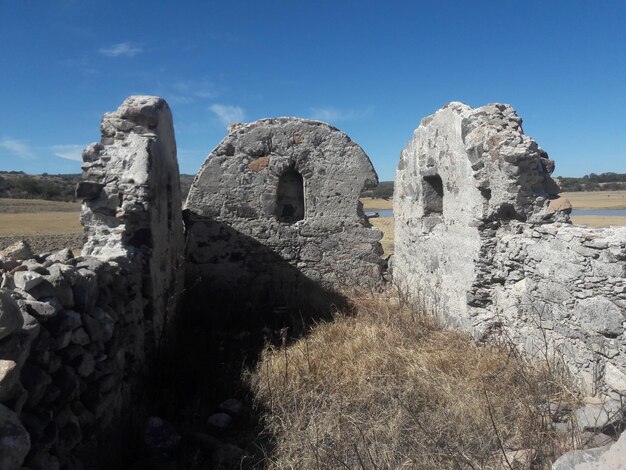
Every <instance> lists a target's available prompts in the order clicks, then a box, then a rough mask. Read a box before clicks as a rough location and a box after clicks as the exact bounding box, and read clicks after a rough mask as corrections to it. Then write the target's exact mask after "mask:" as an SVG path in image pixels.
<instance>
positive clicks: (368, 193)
mask: <svg viewBox="0 0 626 470" xmlns="http://www.w3.org/2000/svg"><path fill="white" fill-rule="evenodd" d="M361 197H372V198H376V199H390V198H392V197H393V181H381V182H380V183H378V186H376V187H375V188H374V189H367V190H365V191H363V192H362V193H361Z"/></svg>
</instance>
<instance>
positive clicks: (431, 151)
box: [394, 103, 626, 395]
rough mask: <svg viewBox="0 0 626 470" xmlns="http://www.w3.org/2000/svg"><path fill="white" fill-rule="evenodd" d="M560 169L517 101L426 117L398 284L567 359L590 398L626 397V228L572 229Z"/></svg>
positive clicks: (412, 153)
mask: <svg viewBox="0 0 626 470" xmlns="http://www.w3.org/2000/svg"><path fill="white" fill-rule="evenodd" d="M553 169H554V164H553V162H552V161H550V160H548V158H547V154H546V153H545V152H544V151H543V150H542V149H541V148H540V147H539V146H538V145H537V143H536V142H535V141H534V140H532V139H531V138H529V137H528V136H526V135H524V133H523V131H522V128H521V118H519V117H518V116H517V115H516V113H515V111H514V110H513V108H512V107H510V106H508V105H501V104H493V105H487V106H484V107H481V108H477V109H472V108H470V107H469V106H467V105H464V104H462V103H450V104H449V105H447V106H445V107H444V108H442V109H441V110H439V111H437V113H435V114H434V115H432V116H429V117H427V118H425V119H423V120H422V122H421V123H420V126H419V127H418V128H417V129H416V130H415V133H414V136H413V140H412V141H410V142H409V144H408V145H407V147H406V149H404V150H403V151H402V154H401V158H400V163H399V165H398V170H397V175H396V191H395V195H394V215H395V219H396V227H395V228H396V232H395V233H396V235H395V236H396V240H395V255H394V281H395V282H396V283H397V284H398V286H399V287H400V289H401V290H402V291H404V292H405V293H406V294H407V295H408V296H409V297H411V298H413V299H420V301H425V302H426V303H428V304H429V305H430V307H431V308H434V309H436V310H437V311H438V312H439V313H440V314H441V316H442V318H443V319H444V320H445V321H446V322H448V323H449V324H451V325H453V326H455V327H458V328H461V329H463V330H465V331H468V332H470V333H472V334H473V335H474V336H476V337H477V338H482V339H487V338H489V337H502V336H503V335H504V336H506V337H507V338H510V339H513V341H514V343H515V344H517V345H518V346H519V347H520V348H522V349H524V350H526V351H527V352H529V353H531V354H543V352H544V351H549V354H550V355H551V357H557V356H560V357H562V359H563V360H564V361H565V363H566V364H567V366H568V367H569V369H570V370H571V372H572V374H573V376H574V378H575V379H576V380H577V381H578V383H579V385H580V386H581V388H583V389H584V390H586V391H588V392H589V393H596V392H602V393H606V394H613V395H615V394H620V393H626V335H625V334H624V328H623V322H624V320H625V319H626V318H625V314H626V280H625V276H626V251H625V250H626V228H619V229H603V230H593V229H587V228H580V227H576V226H572V225H571V224H570V223H569V211H570V210H571V205H569V203H567V201H565V200H563V199H562V198H559V197H558V187H557V185H556V184H555V183H554V181H553V180H552V178H551V177H550V173H551V172H552V170H553Z"/></svg>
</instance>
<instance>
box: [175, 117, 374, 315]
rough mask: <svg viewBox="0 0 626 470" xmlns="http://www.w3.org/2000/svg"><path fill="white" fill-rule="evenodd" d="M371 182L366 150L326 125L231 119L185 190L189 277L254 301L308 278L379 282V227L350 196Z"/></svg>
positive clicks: (278, 296) (286, 291)
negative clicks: (370, 221) (221, 136)
mask: <svg viewBox="0 0 626 470" xmlns="http://www.w3.org/2000/svg"><path fill="white" fill-rule="evenodd" d="M376 184H378V177H377V175H376V173H375V172H374V168H373V167H372V164H371V163H370V160H369V158H368V157H367V155H366V154H365V152H363V150H362V149H361V147H359V146H358V145H357V144H356V143H355V142H353V141H352V140H351V139H350V138H349V137H348V136H347V135H346V134H344V133H343V132H341V131H339V130H338V129H336V128H334V127H332V126H329V125H328V124H325V123H323V122H319V121H309V120H303V119H297V118H276V119H262V120H260V121H256V122H253V123H249V124H237V125H234V126H231V128H230V129H229V134H228V136H227V137H226V138H225V139H224V140H222V142H221V143H220V144H219V145H218V146H217V147H216V148H215V150H213V152H211V154H210V155H209V156H208V158H207V160H206V162H205V163H204V165H203V166H202V168H201V169H200V172H199V173H198V174H197V175H196V178H195V180H194V182H193V184H192V186H191V190H190V192H189V196H188V198H187V202H186V211H185V214H186V220H185V222H186V229H187V232H186V233H187V278H188V280H189V283H198V282H199V283H201V284H200V285H202V286H204V288H203V289H202V291H203V292H214V293H216V295H217V296H221V295H224V293H231V295H234V296H235V297H236V298H237V299H242V298H244V299H249V300H250V299H251V300H252V301H253V304H254V305H255V307H258V306H259V303H260V302H269V303H280V302H281V301H282V300H284V298H285V297H289V296H290V295H291V296H297V295H301V294H302V290H303V288H304V289H305V290H306V287H304V286H311V287H312V285H313V284H320V285H324V286H340V285H342V284H345V285H365V286H372V285H374V284H376V283H379V282H380V281H381V272H382V260H381V258H380V255H381V253H382V249H381V246H380V243H379V240H380V238H381V236H382V234H381V233H380V232H379V231H378V230H376V229H374V228H372V227H371V226H370V225H369V224H368V223H367V219H366V218H365V216H364V214H363V211H362V206H361V203H360V202H359V196H360V193H361V191H362V190H363V188H367V187H372V186H375V185H376ZM268 297H269V298H270V299H268Z"/></svg>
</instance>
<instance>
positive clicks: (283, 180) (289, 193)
mask: <svg viewBox="0 0 626 470" xmlns="http://www.w3.org/2000/svg"><path fill="white" fill-rule="evenodd" d="M276 216H277V217H278V220H280V221H281V222H287V223H290V224H292V223H294V222H297V221H298V220H302V219H304V181H303V179H302V175H301V174H300V173H298V172H297V171H296V170H287V171H285V172H284V173H283V174H282V175H281V176H280V179H279V180H278V190H277V191H276Z"/></svg>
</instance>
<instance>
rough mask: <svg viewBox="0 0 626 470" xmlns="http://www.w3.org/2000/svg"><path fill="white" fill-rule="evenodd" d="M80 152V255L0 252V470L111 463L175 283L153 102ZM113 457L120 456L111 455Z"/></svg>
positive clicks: (163, 160) (166, 169)
mask: <svg viewBox="0 0 626 470" xmlns="http://www.w3.org/2000/svg"><path fill="white" fill-rule="evenodd" d="M101 132H102V138H101V140H100V142H99V143H97V144H93V145H91V146H89V147H88V148H87V150H85V152H84V154H83V159H84V161H85V164H84V165H83V170H84V174H83V177H84V181H83V182H82V183H80V185H79V186H78V188H77V196H78V197H79V198H81V199H83V212H82V215H81V221H82V223H83V225H84V228H85V238H86V240H85V246H84V250H83V253H82V256H78V257H74V256H73V254H72V253H71V252H70V251H69V250H63V251H61V252H58V253H44V254H33V253H32V252H31V250H30V248H29V247H28V245H26V244H24V243H18V244H16V245H14V246H12V247H9V248H8V249H6V250H4V251H3V252H1V253H0V274H2V289H0V468H2V469H3V470H5V469H6V470H12V469H19V468H21V466H22V465H25V466H26V467H27V468H30V469H32V470H38V469H41V470H43V469H46V470H50V469H52V470H54V469H59V468H68V469H80V468H96V467H104V466H106V465H107V462H110V467H109V468H117V464H119V461H117V462H116V461H115V454H116V453H111V452H106V453H103V451H102V447H101V445H100V444H101V443H102V441H103V439H106V440H107V441H108V442H109V445H113V446H116V448H117V449H122V448H123V447H124V446H125V445H126V443H127V442H128V439H129V436H128V434H127V433H128V432H130V431H131V430H130V428H129V427H128V424H129V422H130V420H131V417H133V416H134V417H139V416H141V413H142V411H141V406H142V403H141V400H140V398H141V397H142V396H144V394H143V393H142V390H143V387H145V383H144V381H145V377H146V373H147V372H148V371H149V370H150V368H151V367H152V366H153V365H154V362H153V358H154V353H155V351H156V349H157V348H158V347H159V345H160V344H161V342H162V341H163V340H164V338H165V337H166V336H167V334H168V330H169V326H170V324H171V323H172V320H173V316H174V315H175V313H176V310H177V298H178V294H179V293H180V289H181V288H182V279H183V278H182V276H183V269H182V265H183V259H182V255H183V225H182V215H181V197H180V188H179V174H178V164H177V161H176V146H175V142H174V129H173V126H172V116H171V113H170V110H169V107H168V106H167V104H166V103H165V101H163V100H162V99H160V98H156V97H145V96H135V97H130V98H128V99H127V100H126V101H124V103H123V104H122V105H121V106H120V108H119V109H118V110H117V111H116V112H113V113H107V114H105V116H104V118H103V119H102V124H101ZM120 453H121V452H120Z"/></svg>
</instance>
